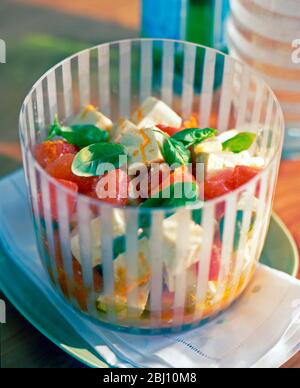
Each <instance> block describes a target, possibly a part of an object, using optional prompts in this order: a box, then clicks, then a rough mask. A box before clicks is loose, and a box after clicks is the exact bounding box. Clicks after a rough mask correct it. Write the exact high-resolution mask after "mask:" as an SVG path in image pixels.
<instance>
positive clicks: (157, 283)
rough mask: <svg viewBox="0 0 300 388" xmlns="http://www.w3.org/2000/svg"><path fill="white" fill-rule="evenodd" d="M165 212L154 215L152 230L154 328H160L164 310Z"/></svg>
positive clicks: (152, 313) (152, 315)
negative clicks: (163, 229) (163, 228)
mask: <svg viewBox="0 0 300 388" xmlns="http://www.w3.org/2000/svg"><path fill="white" fill-rule="evenodd" d="M163 218H164V214H163V212H157V213H153V214H152V229H151V237H150V240H149V244H150V257H151V292H150V295H151V299H150V310H151V324H152V327H159V324H160V318H161V310H162V300H161V298H162V289H163V260H162V259H163V231H162V226H163Z"/></svg>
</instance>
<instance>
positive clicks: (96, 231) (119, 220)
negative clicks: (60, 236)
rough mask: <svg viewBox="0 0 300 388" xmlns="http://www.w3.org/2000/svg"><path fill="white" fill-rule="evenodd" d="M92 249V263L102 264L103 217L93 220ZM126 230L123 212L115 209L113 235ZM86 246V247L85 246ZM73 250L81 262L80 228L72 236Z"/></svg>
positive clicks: (120, 234) (115, 235) (91, 228)
mask: <svg viewBox="0 0 300 388" xmlns="http://www.w3.org/2000/svg"><path fill="white" fill-rule="evenodd" d="M90 230H91V245H92V246H91V250H92V252H91V253H92V263H93V267H96V266H97V265H99V264H101V262H102V260H101V218H100V217H97V218H95V219H94V220H92V221H91V225H90ZM125 232H126V225H125V220H124V216H123V213H122V212H121V211H120V210H118V209H114V210H113V237H118V236H122V235H124V234H125ZM83 248H84V247H83ZM71 251H72V254H73V256H74V257H75V259H76V260H78V262H79V263H81V257H80V237H79V232H78V230H76V231H75V233H74V235H73V237H72V238H71Z"/></svg>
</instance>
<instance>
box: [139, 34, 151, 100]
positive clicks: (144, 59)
mask: <svg viewBox="0 0 300 388" xmlns="http://www.w3.org/2000/svg"><path fill="white" fill-rule="evenodd" d="M151 95H152V41H148V40H146V41H144V42H142V43H141V78H140V102H141V103H143V101H144V100H145V99H146V98H147V97H149V96H151Z"/></svg>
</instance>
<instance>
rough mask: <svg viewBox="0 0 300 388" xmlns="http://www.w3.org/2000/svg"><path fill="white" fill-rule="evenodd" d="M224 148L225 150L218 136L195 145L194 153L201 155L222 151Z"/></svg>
mask: <svg viewBox="0 0 300 388" xmlns="http://www.w3.org/2000/svg"><path fill="white" fill-rule="evenodd" d="M222 150H223V147H222V143H221V142H220V140H219V139H218V138H212V139H208V140H205V141H203V142H202V143H199V144H197V145H195V147H194V149H193V153H194V155H196V157H197V156H198V155H201V154H209V153H212V152H222Z"/></svg>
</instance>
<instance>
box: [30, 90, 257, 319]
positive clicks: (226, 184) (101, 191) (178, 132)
mask: <svg viewBox="0 0 300 388" xmlns="http://www.w3.org/2000/svg"><path fill="white" fill-rule="evenodd" d="M193 121H194V122H195V119H194V120H193ZM255 141H256V134H255V133H253V132H241V131H237V130H235V129H233V130H229V131H226V132H224V133H221V134H219V133H218V131H217V130H216V129H213V128H198V127H195V128H189V122H186V123H185V122H184V121H183V120H182V118H181V117H180V116H179V115H178V114H177V113H176V112H174V111H173V110H172V109H171V108H170V107H169V106H168V105H166V104H165V103H164V102H163V101H161V100H158V99H156V98H154V97H149V98H147V99H146V100H145V101H144V102H143V104H142V105H141V106H140V108H138V109H137V110H136V111H135V112H134V114H133V115H132V119H131V120H129V119H120V120H119V121H118V122H117V123H113V122H112V121H111V120H110V118H108V117H106V116H105V115H104V114H103V113H101V112H100V111H98V110H97V108H96V107H94V106H92V105H88V106H86V107H84V108H83V109H82V111H81V112H80V113H79V114H78V115H76V116H75V117H73V118H72V119H71V120H69V121H68V122H66V123H60V122H59V120H58V118H56V119H55V122H54V123H53V125H52V126H51V129H50V132H49V135H48V138H47V140H46V141H44V142H42V143H41V144H38V145H37V146H36V149H35V156H36V159H37V161H38V162H39V163H40V165H41V166H42V167H43V168H44V169H45V171H46V172H47V173H48V174H49V175H51V176H52V177H53V178H55V179H56V180H57V181H58V183H59V184H61V185H63V186H64V187H66V188H67V189H69V190H71V191H74V192H75V193H80V194H83V195H86V196H89V197H91V198H93V199H96V200H99V201H103V202H106V203H108V204H111V205H114V206H116V208H115V209H114V210H113V238H114V242H115V249H114V251H115V252H114V253H115V254H114V257H113V259H114V263H113V265H114V273H115V278H114V282H115V293H114V295H113V297H112V296H108V297H107V296H104V297H103V296H101V295H99V297H98V299H97V301H96V309H97V310H98V312H99V314H100V315H105V314H106V311H107V305H110V308H113V309H114V310H115V311H116V312H117V315H118V316H119V318H122V317H123V318H124V319H126V315H127V313H128V304H127V294H128V291H129V290H128V287H127V274H126V273H127V264H126V259H125V257H126V246H125V244H124V245H123V246H122V243H121V242H122V237H124V236H125V234H126V222H125V215H124V214H122V210H121V209H122V208H124V207H127V206H133V207H137V208H141V209H152V208H158V209H160V208H162V209H164V210H165V211H166V215H165V219H164V221H163V236H162V238H163V241H164V250H163V253H162V262H163V273H164V275H163V285H162V286H163V291H162V304H163V306H164V313H163V317H162V319H163V321H165V322H166V323H168V319H170V318H169V316H170V317H172V314H173V304H174V296H175V294H174V292H175V283H176V275H177V274H178V273H180V272H182V271H184V272H186V273H187V276H188V279H189V280H188V291H187V293H186V301H187V302H186V311H187V312H191V311H192V310H193V309H195V307H196V306H197V299H196V289H195V287H196V282H197V277H198V273H199V266H200V264H199V257H200V256H201V250H202V246H203V244H204V243H205V242H204V241H203V227H202V225H201V212H202V206H203V205H202V204H203V201H208V200H212V199H215V198H218V197H220V196H222V195H225V194H226V193H229V192H232V191H234V190H236V189H237V188H239V187H241V186H242V185H244V184H246V183H247V182H249V181H250V180H251V179H252V178H254V177H255V176H256V175H257V174H258V173H259V171H261V170H262V169H263V167H264V164H265V161H264V159H263V158H262V157H257V156H252V155H251V153H250V152H249V149H250V148H251V147H252V146H253V144H254V143H255ZM197 165H199V166H200V174H198V176H197V175H196V174H195V171H196V170H197V167H198V166H197ZM252 201H255V197H253V198H252ZM42 202H43V200H42V194H41V197H40V199H39V203H40V204H42ZM187 205H190V206H191V208H192V209H194V210H192V213H193V216H192V219H191V220H190V221H189V223H190V225H186V228H189V230H190V245H189V248H188V250H187V252H185V256H184V257H182V258H181V260H176V237H177V236H176V224H177V221H178V220H177V218H178V215H177V214H176V210H177V209H178V208H180V207H182V206H187ZM238 206H239V208H238V210H240V211H243V210H245V208H244V207H245V206H247V204H246V203H245V200H243V198H241V200H240V202H239V204H238ZM40 207H41V217H43V210H42V205H41V206H40ZM49 207H50V211H51V214H52V220H53V222H54V223H55V222H57V218H58V217H57V215H58V209H57V198H56V193H55V191H53V193H51V194H50V203H49ZM68 208H69V212H70V213H72V212H73V213H74V217H75V210H76V203H75V201H74V198H72V197H71V198H70V200H69V202H68ZM254 210H255V206H254V205H253V211H254ZM224 213H225V209H224V210H222V209H221V208H220V209H219V211H218V214H216V215H215V217H216V218H215V222H216V223H219V231H218V234H219V236H218V238H216V241H215V243H214V245H213V249H212V252H211V264H210V270H209V285H210V291H211V292H210V293H209V294H208V298H207V301H206V303H207V304H208V306H209V300H210V299H211V298H212V297H213V293H214V283H215V282H216V281H217V280H218V277H219V273H220V264H221V247H222V246H221V233H222V230H221V229H222V223H223V222H224ZM100 217H101V215H100V216H98V217H96V216H95V217H94V218H93V219H92V220H91V224H90V231H91V239H90V240H91V241H90V243H91V251H92V265H93V272H94V276H95V280H96V282H97V286H98V287H97V288H98V292H99V293H101V285H102V284H103V279H102V277H103V273H102V263H103V259H102V255H101V228H100ZM75 224H76V222H75ZM223 226H224V225H223ZM149 227H150V223H149V219H148V217H143V216H141V217H140V220H139V230H138V232H137V233H138V235H139V236H138V238H139V242H138V255H139V258H138V266H139V271H138V274H137V276H136V278H135V279H134V281H132V282H131V283H132V284H131V290H130V291H133V290H135V291H136V292H137V293H138V301H137V302H138V303H137V305H136V306H134V308H135V309H137V310H138V313H137V314H138V315H139V316H140V317H142V316H145V317H147V312H148V310H149V300H150V298H151V287H150V283H151V262H150V257H149V253H150V241H149V238H148V236H147V231H148V230H149ZM247 233H248V235H249V236H250V235H251V233H252V226H251V225H249V230H248V231H247ZM71 235H72V237H71V251H72V256H73V266H74V268H75V269H77V273H78V277H79V278H80V272H81V261H82V258H81V252H82V251H83V250H84V249H85V247H82V246H81V242H80V235H79V232H78V227H77V226H74V227H73V229H72V232H71ZM59 256H60V255H59V252H58V263H59V262H62V260H60V259H59ZM248 259H249V258H247V254H246V252H245V263H247V260H248ZM60 272H61V286H62V289H66V285H65V284H64V282H66V281H67V279H66V277H65V273H64V271H63V269H62V268H61V271H60ZM82 291H84V290H82ZM85 296H86V295H85V293H84V292H83V294H81V292H80V291H79V293H78V295H77V297H78V302H79V304H80V305H81V307H82V308H83V310H85V309H86V308H87V305H86V303H87V302H86V298H85ZM224 302H226V290H224ZM167 306H168V308H167Z"/></svg>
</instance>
